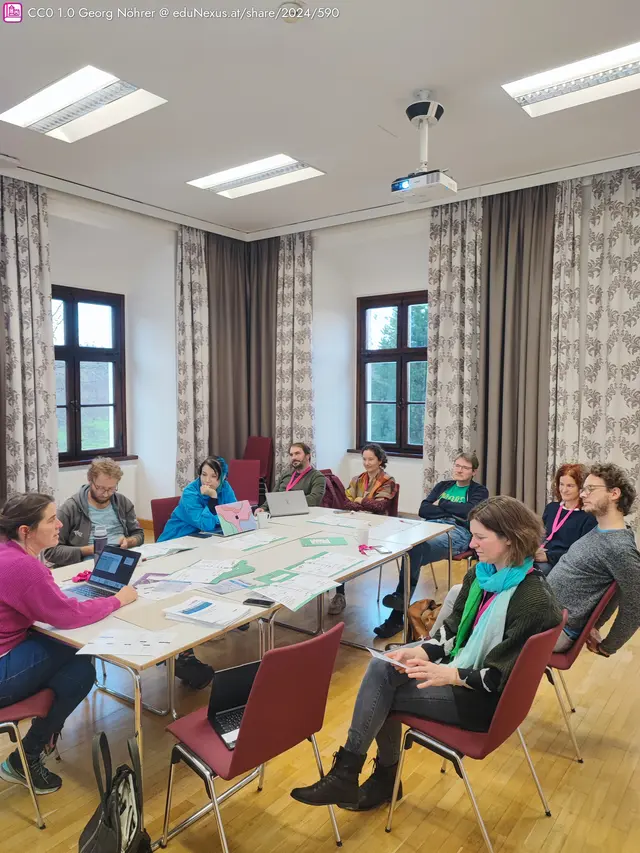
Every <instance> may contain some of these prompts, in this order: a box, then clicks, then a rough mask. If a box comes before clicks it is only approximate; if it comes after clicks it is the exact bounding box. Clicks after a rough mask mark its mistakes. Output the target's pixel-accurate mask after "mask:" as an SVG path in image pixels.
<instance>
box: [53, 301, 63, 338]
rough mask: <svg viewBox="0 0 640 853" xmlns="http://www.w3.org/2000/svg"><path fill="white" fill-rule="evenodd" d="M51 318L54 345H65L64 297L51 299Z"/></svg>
mask: <svg viewBox="0 0 640 853" xmlns="http://www.w3.org/2000/svg"><path fill="white" fill-rule="evenodd" d="M51 319H52V320H53V345H54V346H56V347H63V346H64V344H65V334H64V302H63V301H62V299H52V300H51Z"/></svg>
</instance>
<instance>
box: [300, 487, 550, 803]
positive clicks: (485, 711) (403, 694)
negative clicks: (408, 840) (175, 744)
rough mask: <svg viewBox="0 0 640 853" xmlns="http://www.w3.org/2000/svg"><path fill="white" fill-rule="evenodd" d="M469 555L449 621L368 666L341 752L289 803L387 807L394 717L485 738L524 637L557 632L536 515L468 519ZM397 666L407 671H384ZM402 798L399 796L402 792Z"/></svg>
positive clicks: (511, 510)
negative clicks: (371, 761) (369, 764)
mask: <svg viewBox="0 0 640 853" xmlns="http://www.w3.org/2000/svg"><path fill="white" fill-rule="evenodd" d="M469 520H470V526H471V534H472V539H471V547H472V548H474V549H475V551H476V553H477V554H478V557H479V558H480V561H481V562H479V563H478V564H477V565H476V566H474V567H473V568H471V569H470V570H469V571H468V572H467V574H466V576H465V579H464V583H463V585H462V592H461V593H460V595H459V596H458V599H457V601H456V604H455V607H454V610H453V613H452V614H451V616H450V617H449V618H448V619H447V620H446V621H445V623H444V625H443V626H442V628H441V629H440V630H439V631H438V633H437V634H436V635H435V636H434V637H433V638H431V639H429V640H427V641H426V642H424V643H423V644H422V645H421V646H405V647H403V648H400V649H397V650H395V651H393V652H389V653H388V654H387V657H388V658H389V661H388V662H387V661H383V660H373V661H372V662H371V663H370V664H369V667H368V669H367V672H366V674H365V676H364V679H363V681H362V684H361V685H360V690H359V692H358V696H357V698H356V704H355V708H354V712H353V718H352V721H351V727H350V728H349V734H348V737H347V740H346V743H345V746H344V747H341V748H340V749H339V750H338V752H337V754H336V756H335V760H334V763H333V767H332V768H331V771H330V772H329V773H328V774H327V776H325V777H324V778H323V779H321V780H320V781H319V782H316V783H315V784H314V785H310V786H309V787H307V788H295V789H294V790H293V791H292V792H291V796H292V797H293V798H294V799H295V800H298V801H299V802H302V803H306V804H307V805H312V806H321V805H339V806H341V807H342V808H347V809H350V810H352V811H367V810H369V809H373V808H376V807H377V806H380V805H382V804H383V803H387V802H389V801H390V799H391V794H392V791H393V783H394V778H395V773H396V769H397V763H398V760H399V758H400V744H401V734H402V732H401V728H402V727H401V725H400V723H399V722H398V721H397V720H393V719H389V715H390V714H391V713H392V712H394V711H403V712H406V713H410V714H413V715H415V716H416V717H422V718H423V719H426V720H433V721H435V722H439V723H446V724H448V725H452V726H458V727H459V728H462V729H467V730H469V731H477V732H486V731H488V729H489V725H490V723H491V719H492V717H493V714H494V712H495V709H496V706H497V704H498V699H499V697H500V694H501V692H502V691H503V689H504V687H505V684H506V683H507V680H508V678H509V675H510V673H511V671H512V669H513V667H514V664H515V662H516V660H517V659H518V655H519V654H520V652H521V651H522V648H523V646H524V644H525V643H526V641H527V640H528V639H529V637H531V636H533V635H534V634H539V633H541V632H543V631H547V630H549V629H551V628H554V627H555V626H557V625H558V624H559V623H560V621H561V619H562V611H561V609H560V606H559V604H558V602H557V601H556V600H555V598H554V596H553V593H552V592H551V589H550V588H549V585H548V584H547V581H546V580H545V578H544V577H542V575H541V574H540V573H539V572H536V571H533V557H534V555H535V553H536V550H537V549H538V546H539V544H540V541H541V538H542V524H541V522H540V519H539V517H538V516H537V515H535V514H534V513H533V512H532V511H531V510H530V509H527V507H525V506H524V504H522V503H520V501H517V500H516V499H515V498H510V497H505V496H499V497H494V498H489V499H488V500H486V501H483V502H482V503H480V504H478V506H477V507H475V508H474V509H473V510H472V511H471V513H470V514H469ZM394 661H398V662H402V663H404V664H405V665H406V667H407V668H406V669H400V668H396V667H394V666H393V663H394ZM374 739H375V740H376V741H377V744H378V754H377V757H376V760H375V765H374V771H373V774H372V775H371V776H370V777H369V779H367V781H366V782H365V783H364V784H363V785H362V786H361V787H359V786H358V777H359V774H360V772H361V770H362V767H363V765H364V761H365V758H366V755H367V750H368V749H369V747H370V746H371V744H372V742H373V741H374ZM401 790H402V789H401Z"/></svg>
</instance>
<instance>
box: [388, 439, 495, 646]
mask: <svg viewBox="0 0 640 853" xmlns="http://www.w3.org/2000/svg"><path fill="white" fill-rule="evenodd" d="M479 465H480V463H479V462H478V457H477V456H476V454H475V453H460V454H458V456H457V457H456V459H455V462H454V464H453V472H452V473H453V478H452V479H451V480H442V481H441V482H439V483H438V484H437V485H436V486H434V488H433V489H432V490H431V492H430V493H429V494H428V495H427V497H426V498H425V499H424V500H423V501H422V504H421V506H420V510H419V514H420V517H421V518H423V519H424V520H425V521H437V522H440V523H442V524H453V525H454V528H453V530H452V531H451V547H452V548H453V553H454V554H459V553H461V552H462V551H466V550H467V548H468V547H469V542H470V541H471V533H470V532H469V525H468V523H467V516H468V515H469V513H470V512H471V510H472V509H473V507H474V506H476V505H477V504H479V503H480V502H481V501H483V500H486V498H488V497H489V492H488V491H487V489H486V487H485V486H482V485H481V484H480V483H476V482H475V481H474V479H473V478H474V476H475V474H476V472H477V470H478V468H479ZM448 556H449V536H448V535H447V534H446V533H443V534H441V535H440V536H436V537H435V539H430V540H429V541H428V542H423V543H422V544H420V545H416V546H415V547H414V548H412V549H411V550H410V551H409V564H410V571H411V595H413V592H414V590H415V588H416V586H417V585H418V580H419V579H420V569H421V568H422V566H424V565H426V564H427V563H433V562H435V561H436V560H444V559H445V558H446V557H448ZM382 603H383V604H384V606H385V607H390V608H391V615H390V616H389V618H388V619H386V620H385V621H384V622H383V623H382V625H378V627H377V628H374V629H373V630H374V633H375V634H377V636H378V637H382V638H385V639H387V638H389V637H393V636H395V635H396V634H397V633H399V632H400V631H401V630H402V628H403V623H404V616H403V611H404V569H403V570H402V571H401V572H400V579H399V581H398V586H397V589H396V591H395V592H393V593H390V594H389V595H385V597H384V598H383V599H382Z"/></svg>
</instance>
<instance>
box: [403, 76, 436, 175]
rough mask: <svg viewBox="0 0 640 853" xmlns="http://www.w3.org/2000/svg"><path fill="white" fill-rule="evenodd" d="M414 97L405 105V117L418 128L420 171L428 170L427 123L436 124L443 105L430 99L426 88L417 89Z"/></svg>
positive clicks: (429, 93)
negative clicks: (412, 101)
mask: <svg viewBox="0 0 640 853" xmlns="http://www.w3.org/2000/svg"><path fill="white" fill-rule="evenodd" d="M414 98H415V99H416V100H415V101H414V103H412V104H410V105H409V106H408V107H407V111H406V112H407V118H408V119H409V121H410V122H411V124H413V125H414V127H417V128H418V133H419V134H420V171H422V172H427V171H428V168H429V167H428V163H429V125H430V124H437V123H438V122H439V121H440V119H441V117H442V114H443V113H444V107H443V106H442V104H439V103H438V101H434V100H432V99H431V92H430V91H429V90H428V89H419V90H418V91H417V92H415V93H414Z"/></svg>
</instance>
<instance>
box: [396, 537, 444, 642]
mask: <svg viewBox="0 0 640 853" xmlns="http://www.w3.org/2000/svg"><path fill="white" fill-rule="evenodd" d="M449 546H451V537H449ZM402 568H403V571H404V608H403V609H404V627H403V629H402V642H403V643H404V644H406V643H408V642H409V603H410V601H409V599H410V598H411V566H410V560H409V554H408V552H407V553H404V554H403V555H402Z"/></svg>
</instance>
